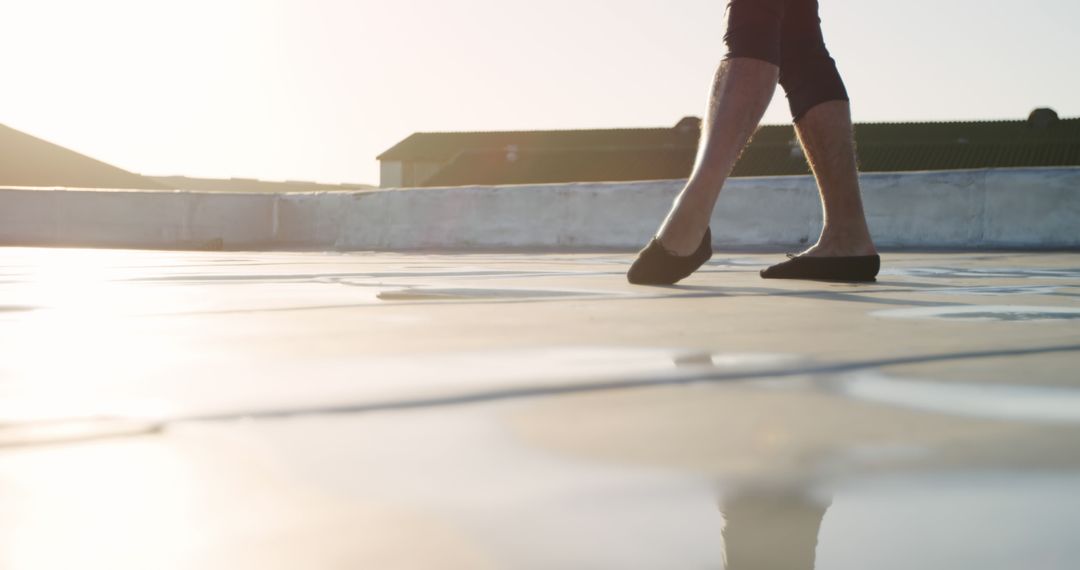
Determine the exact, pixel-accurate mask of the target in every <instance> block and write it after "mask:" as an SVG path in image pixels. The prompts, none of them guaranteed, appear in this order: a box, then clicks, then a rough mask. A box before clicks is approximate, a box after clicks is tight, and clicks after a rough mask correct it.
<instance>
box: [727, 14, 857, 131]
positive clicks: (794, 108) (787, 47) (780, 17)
mask: <svg viewBox="0 0 1080 570" xmlns="http://www.w3.org/2000/svg"><path fill="white" fill-rule="evenodd" d="M724 43H725V44H726V45H727V50H728V52H727V55H726V56H725V59H729V58H733V57H749V58H754V59H760V60H762V61H767V62H769V63H772V64H774V65H776V66H778V67H779V68H780V85H781V86H783V88H784V91H785V92H786V93H787V97H788V105H789V106H790V107H791V116H792V117H793V118H794V119H795V121H796V122H797V121H798V120H799V119H801V118H802V116H803V115H804V114H806V112H807V111H809V110H810V109H812V108H813V107H814V106H816V105H818V104H820V103H824V102H826V101H835V100H844V101H846V100H848V95H847V90H846V89H845V88H844V82H843V80H841V79H840V73H839V72H838V71H837V70H836V62H835V61H833V58H832V56H830V55H829V50H827V49H825V39H824V38H823V37H822V35H821V19H820V18H819V17H818V3H817V0H730V1H729V2H728V6H727V29H726V30H725V31H724Z"/></svg>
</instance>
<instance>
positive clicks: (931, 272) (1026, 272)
mask: <svg viewBox="0 0 1080 570" xmlns="http://www.w3.org/2000/svg"><path fill="white" fill-rule="evenodd" d="M881 275H904V276H909V277H939V278H945V279H966V278H997V279H1002V278H1004V279H1028V278H1054V279H1061V278H1065V279H1069V278H1071V279H1077V278H1080V269H1017V268H968V269H956V268H950V267H886V268H884V269H882V270H881Z"/></svg>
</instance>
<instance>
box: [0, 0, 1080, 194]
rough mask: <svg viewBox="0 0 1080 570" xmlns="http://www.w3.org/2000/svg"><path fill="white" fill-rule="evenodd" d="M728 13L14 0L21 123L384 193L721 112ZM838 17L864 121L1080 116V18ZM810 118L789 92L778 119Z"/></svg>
mask: <svg viewBox="0 0 1080 570" xmlns="http://www.w3.org/2000/svg"><path fill="white" fill-rule="evenodd" d="M724 4H725V2H724V1H722V0H712V1H708V0H681V1H679V2H677V3H669V4H665V5H661V4H660V3H657V2H654V1H650V0H593V1H589V2H584V1H581V0H578V1H577V2H572V1H570V0H549V1H548V2H545V3H543V4H541V5H537V4H534V3H531V4H526V3H524V2H514V1H510V2H506V1H503V2H497V1H495V0H465V1H462V2H455V3H440V2H437V1H436V0H411V1H409V0H401V1H398V2H395V3H393V4H390V3H383V2H369V1H348V0H314V1H312V0H309V1H307V2H301V1H300V0H278V1H258V0H221V1H210V0H192V1H189V2H184V3H171V2H170V3H162V2H146V1H145V0H143V1H142V2H139V1H137V0H101V1H99V2H95V3H93V4H89V3H85V2H75V1H73V0H37V1H35V2H7V3H5V4H4V5H3V7H0V18H2V20H3V21H4V22H5V24H7V25H6V26H5V33H4V34H3V35H0V47H2V48H3V49H4V50H5V52H6V53H9V54H18V56H17V57H9V58H6V59H5V60H4V61H3V62H0V70H2V73H3V77H4V78H5V79H6V80H7V82H6V83H7V86H6V87H5V89H4V90H3V91H2V92H0V98H2V99H0V103H2V104H0V123H3V124H6V125H8V126H10V127H12V128H15V129H19V130H22V131H25V132H28V133H30V134H32V135H34V136H38V137H41V138H44V139H46V140H49V141H50V142H53V143H56V144H59V145H62V146H65V147H67V148H70V149H72V150H75V151H77V152H80V153H83V154H87V155H89V156H92V157H94V158H97V159H99V160H103V161H105V162H109V163H111V164H113V165H116V166H118V167H121V168H124V169H126V170H130V171H134V172H138V173H142V174H148V175H155V176H166V175H186V176H199V177H225V178H227V177H245V178H260V179H265V180H286V179H290V180H312V181H320V182H350V183H366V184H378V164H377V162H376V161H375V156H376V155H377V154H379V153H380V152H382V151H384V150H386V149H388V148H389V147H391V146H392V145H394V144H395V143H397V142H398V141H400V140H401V139H403V138H404V137H406V136H408V135H409V134H411V133H413V132H416V131H470V130H472V131H475V130H539V129H576V128H619V127H659V126H671V125H674V124H675V122H676V121H678V119H679V118H681V117H683V116H686V115H697V116H700V115H701V114H702V111H703V110H704V104H705V95H706V92H707V89H708V86H709V81H710V79H711V76H712V73H713V70H714V69H715V66H716V63H717V62H718V60H719V58H720V57H721V55H722V53H723V46H722V41H721V19H722V17H723V9H724ZM821 10H822V18H823V28H824V30H825V34H826V41H827V43H828V45H829V47H830V49H831V51H832V52H833V55H834V56H835V58H836V59H837V63H838V65H839V67H840V70H841V72H842V73H843V74H844V77H845V81H846V82H847V84H848V88H849V91H850V92H851V96H852V100H853V112H854V117H855V120H856V121H859V122H877V121H931V120H968V119H1022V118H1024V117H1026V115H1027V113H1028V112H1030V111H1031V110H1032V109H1034V108H1036V107H1052V108H1054V109H1055V110H1056V111H1058V113H1059V114H1061V115H1062V116H1064V117H1074V116H1080V97H1077V96H1076V94H1077V93H1078V92H1080V78H1078V77H1077V75H1076V74H1075V73H1070V72H1069V71H1067V70H1066V69H1064V66H1063V65H1062V64H1061V61H1062V60H1063V59H1064V58H1066V57H1068V54H1070V53H1072V54H1075V53H1080V36H1078V35H1076V34H1074V33H1073V29H1072V28H1074V27H1075V25H1074V24H1075V22H1076V21H1080V5H1076V4H1075V3H1072V2H1067V1H1066V0H1038V1H1034V2H1030V3H1029V5H1027V6H1025V7H1024V8H1023V9H1020V10H1018V9H1015V8H1013V9H1010V7H1009V6H987V5H985V3H983V2H977V1H975V0H956V1H951V2H932V1H930V0H911V1H909V2H905V3H898V2H886V1H883V0H862V1H855V0H821ZM928 15H929V16H932V17H931V18H928V17H927V16H928ZM915 40H917V41H915ZM12 85H14V86H16V87H11V86H12ZM789 121H790V119H789V117H788V113H787V108H786V102H785V101H784V99H783V94H782V93H780V92H778V96H777V99H776V100H775V101H774V102H773V105H772V107H771V108H770V109H769V111H768V113H767V114H766V117H765V122H766V123H771V124H777V123H786V122H789Z"/></svg>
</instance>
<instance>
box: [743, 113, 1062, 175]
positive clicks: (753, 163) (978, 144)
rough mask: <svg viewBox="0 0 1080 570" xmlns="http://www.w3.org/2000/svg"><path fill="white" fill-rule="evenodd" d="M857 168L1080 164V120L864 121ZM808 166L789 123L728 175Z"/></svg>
mask: <svg viewBox="0 0 1080 570" xmlns="http://www.w3.org/2000/svg"><path fill="white" fill-rule="evenodd" d="M855 142H856V145H857V148H858V157H859V170H860V171H862V172H899V171H911V170H958V169H965V168H1007V167H1022V166H1080V119H1063V120H1059V121H1057V122H1056V123H1055V124H1053V125H1051V126H1048V127H1045V128H1037V127H1032V126H1029V125H1028V122H1027V121H981V122H977V121H970V122H949V123H867V124H859V125H856V126H855ZM809 171H810V169H809V166H808V165H807V163H806V159H805V158H804V157H803V156H802V152H801V151H800V150H799V147H798V144H797V141H796V140H795V129H794V128H793V127H792V126H790V125H783V126H765V127H762V128H761V129H760V130H759V131H758V133H757V134H756V135H755V136H754V139H753V140H752V141H751V143H750V145H749V146H748V147H747V149H746V151H745V152H744V153H743V156H742V157H741V158H740V159H739V162H738V163H737V164H736V166H735V170H734V172H733V174H732V175H733V176H770V175H787V174H806V173H808V172H809Z"/></svg>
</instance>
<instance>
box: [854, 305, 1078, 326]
mask: <svg viewBox="0 0 1080 570" xmlns="http://www.w3.org/2000/svg"><path fill="white" fill-rule="evenodd" d="M872 314H873V315H874V316H877V317H886V318H896V319H950V320H969V321H1005V322H1018V321H1061V320H1073V319H1080V309H1074V308H1071V307H1039V306H1024V305H962V306H942V307H915V308H908V309H889V310H884V311H876V312H874V313H872Z"/></svg>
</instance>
